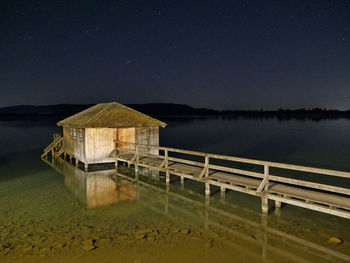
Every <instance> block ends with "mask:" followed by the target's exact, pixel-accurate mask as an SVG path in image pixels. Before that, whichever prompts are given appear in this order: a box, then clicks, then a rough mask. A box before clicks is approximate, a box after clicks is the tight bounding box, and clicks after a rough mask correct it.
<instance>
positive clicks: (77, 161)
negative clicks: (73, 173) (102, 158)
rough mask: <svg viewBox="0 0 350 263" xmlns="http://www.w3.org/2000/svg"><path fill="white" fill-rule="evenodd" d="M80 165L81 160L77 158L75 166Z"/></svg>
mask: <svg viewBox="0 0 350 263" xmlns="http://www.w3.org/2000/svg"><path fill="white" fill-rule="evenodd" d="M78 165H79V160H78V159H77V158H75V166H78Z"/></svg>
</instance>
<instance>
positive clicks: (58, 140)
mask: <svg viewBox="0 0 350 263" xmlns="http://www.w3.org/2000/svg"><path fill="white" fill-rule="evenodd" d="M62 146H63V137H62V136H61V135H60V134H59V133H54V134H53V141H52V142H51V143H50V144H49V145H48V146H47V147H46V148H45V149H44V151H43V153H42V154H41V159H42V160H48V154H49V153H50V152H51V156H52V158H54V157H55V156H57V155H59V154H60V153H61V149H62Z"/></svg>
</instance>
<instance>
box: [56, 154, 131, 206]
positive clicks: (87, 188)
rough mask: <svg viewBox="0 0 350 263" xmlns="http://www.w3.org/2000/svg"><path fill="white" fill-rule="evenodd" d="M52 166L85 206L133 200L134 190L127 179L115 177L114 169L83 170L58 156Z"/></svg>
mask: <svg viewBox="0 0 350 263" xmlns="http://www.w3.org/2000/svg"><path fill="white" fill-rule="evenodd" d="M53 167H54V168H55V169H56V170H57V171H58V172H60V173H61V174H63V175H64V184H65V185H66V187H67V188H68V189H69V190H70V191H71V192H72V193H73V194H74V195H75V197H76V198H77V199H78V201H79V202H80V203H81V204H82V205H84V206H86V207H87V208H94V207H98V206H105V205H111V204H114V203H117V202H130V201H133V200H135V198H136V192H135V190H134V189H132V187H131V183H130V182H129V181H127V180H119V181H118V184H117V180H116V179H115V177H114V175H115V170H101V171H93V172H84V171H83V170H81V169H79V168H77V167H75V166H73V165H72V164H70V163H68V162H66V161H64V160H62V159H60V158H58V159H56V160H55V162H54V163H53Z"/></svg>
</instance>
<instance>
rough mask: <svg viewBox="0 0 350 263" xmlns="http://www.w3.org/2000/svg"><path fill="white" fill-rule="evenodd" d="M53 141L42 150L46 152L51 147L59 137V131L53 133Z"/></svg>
mask: <svg viewBox="0 0 350 263" xmlns="http://www.w3.org/2000/svg"><path fill="white" fill-rule="evenodd" d="M53 138H54V139H53V141H52V142H51V143H50V144H49V145H48V146H47V147H46V148H45V149H44V152H46V151H47V150H48V149H49V148H51V147H52V146H53V145H54V144H56V141H58V140H59V139H61V138H62V137H61V135H60V134H59V133H55V134H54V136H53Z"/></svg>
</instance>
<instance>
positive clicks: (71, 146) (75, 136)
mask: <svg viewBox="0 0 350 263" xmlns="http://www.w3.org/2000/svg"><path fill="white" fill-rule="evenodd" d="M84 145H85V129H84V128H82V129H77V128H70V127H63V148H64V152H65V153H67V154H69V155H70V156H73V157H74V158H77V159H78V160H79V161H82V162H85V151H84Z"/></svg>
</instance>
